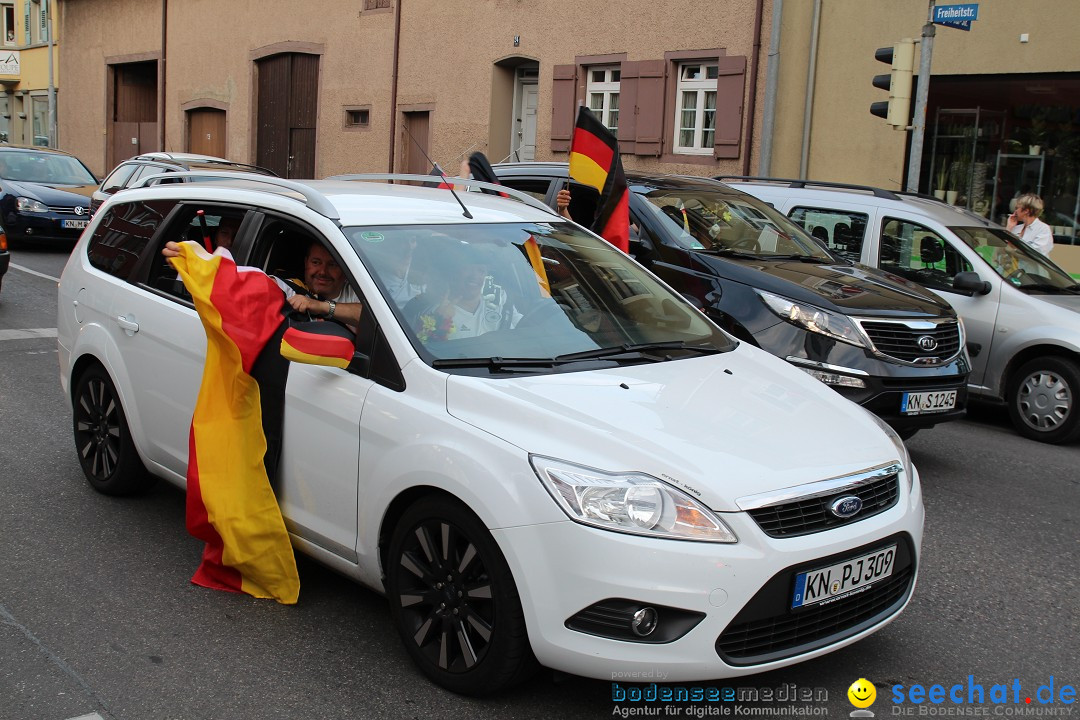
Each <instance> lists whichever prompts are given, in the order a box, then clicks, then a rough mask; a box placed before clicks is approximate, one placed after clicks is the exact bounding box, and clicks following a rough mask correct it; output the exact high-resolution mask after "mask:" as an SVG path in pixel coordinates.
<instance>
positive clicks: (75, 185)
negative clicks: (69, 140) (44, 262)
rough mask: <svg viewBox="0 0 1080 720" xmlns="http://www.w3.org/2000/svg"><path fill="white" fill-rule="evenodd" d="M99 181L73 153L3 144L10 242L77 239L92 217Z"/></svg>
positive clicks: (1, 200) (1, 176)
mask: <svg viewBox="0 0 1080 720" xmlns="http://www.w3.org/2000/svg"><path fill="white" fill-rule="evenodd" d="M97 183H98V181H97V178H95V177H94V174H93V173H92V172H90V170H89V169H88V168H87V167H86V166H85V165H83V163H82V161H80V160H79V159H78V158H77V157H75V156H74V155H69V154H68V153H66V152H62V151H60V150H50V149H47V148H31V147H20V146H17V145H0V221H2V223H3V227H4V232H5V233H6V234H7V239H8V242H10V243H12V244H16V243H23V244H32V243H37V242H42V241H70V242H72V243H74V241H75V240H76V239H77V238H78V237H79V234H80V233H82V231H83V228H85V227H86V224H87V222H88V221H89V217H90V197H89V196H90V194H91V193H92V192H93V191H94V188H95V187H96V186H97Z"/></svg>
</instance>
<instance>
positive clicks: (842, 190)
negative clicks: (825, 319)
mask: <svg viewBox="0 0 1080 720" xmlns="http://www.w3.org/2000/svg"><path fill="white" fill-rule="evenodd" d="M722 181H723V182H725V183H727V184H729V185H730V186H731V187H733V188H735V189H737V190H742V191H743V192H748V193H750V194H751V195H755V196H757V197H761V198H764V199H774V198H793V199H797V200H799V201H801V202H807V203H813V202H817V203H821V204H824V205H835V204H836V203H838V202H845V201H846V202H849V203H853V204H858V205H872V206H874V207H880V208H887V209H888V208H891V209H894V210H900V209H902V210H905V211H908V212H912V213H915V214H917V215H921V216H923V217H926V218H929V219H932V220H935V221H937V222H939V223H941V224H942V225H945V226H971V225H975V226H981V227H999V226H998V225H997V224H996V223H994V222H992V221H991V220H988V219H987V218H984V217H982V216H981V215H976V214H975V213H973V212H971V211H970V210H968V209H966V208H963V207H959V206H956V205H950V204H949V203H947V202H945V201H943V200H938V199H937V198H934V197H929V196H926V195H920V194H917V193H908V192H902V191H896V190H887V189H884V188H878V187H873V186H869V185H850V184H846V183H828V182H814V181H809V180H788V179H768V178H754V179H741V178H737V177H722Z"/></svg>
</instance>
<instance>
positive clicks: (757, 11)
mask: <svg viewBox="0 0 1080 720" xmlns="http://www.w3.org/2000/svg"><path fill="white" fill-rule="evenodd" d="M764 4H765V0H757V7H756V8H754V49H753V54H752V55H751V57H750V107H749V108H748V109H747V112H746V131H745V134H744V136H743V161H742V174H743V175H749V174H750V149H751V148H752V147H753V144H754V113H755V112H756V109H757V85H758V59H759V58H760V56H761V14H762V12H763V6H764Z"/></svg>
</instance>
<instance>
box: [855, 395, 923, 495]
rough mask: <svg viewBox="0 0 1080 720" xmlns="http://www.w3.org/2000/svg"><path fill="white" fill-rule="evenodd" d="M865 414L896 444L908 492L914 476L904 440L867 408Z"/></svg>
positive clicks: (909, 454)
mask: <svg viewBox="0 0 1080 720" xmlns="http://www.w3.org/2000/svg"><path fill="white" fill-rule="evenodd" d="M866 414H867V415H869V416H870V417H871V418H872V419H873V421H874V422H876V423H877V426H878V427H879V428H881V429H882V431H884V433H885V434H886V435H888V436H889V439H890V440H892V442H893V445H895V446H896V452H897V453H898V454H899V456H900V464H901V465H903V466H904V476H905V477H906V478H907V487H908V491H909V492H910V491H911V485H912V483H914V482H915V476H914V475H913V474H912V472H911V453H909V452H908V449H907V445H905V444H904V441H903V440H901V439H900V436H899V435H897V434H896V431H895V430H893V429H892V426H890V425H889V424H888V423H887V422H885V421H884V420H882V419H881V418H879V417H878V416H877V415H875V414H874V413H872V412H870V411H869V410H867V411H866Z"/></svg>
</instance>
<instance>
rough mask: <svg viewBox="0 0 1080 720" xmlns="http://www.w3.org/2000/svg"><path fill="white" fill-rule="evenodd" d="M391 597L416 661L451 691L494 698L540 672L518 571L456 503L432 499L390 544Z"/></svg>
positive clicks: (411, 513) (407, 517)
mask: <svg viewBox="0 0 1080 720" xmlns="http://www.w3.org/2000/svg"><path fill="white" fill-rule="evenodd" d="M386 590H387V597H388V599H389V600H390V610H391V614H392V616H393V619H394V624H395V625H396V626H397V629H398V633H399V634H400V635H401V639H402V641H403V642H404V643H405V647H406V649H407V651H408V653H409V655H410V656H411V657H412V659H413V660H414V661H415V662H416V664H417V665H419V666H420V669H421V670H422V671H423V672H424V674H425V675H427V676H428V678H430V679H431V680H432V681H433V682H435V683H436V684H438V685H440V686H442V687H444V688H446V689H447V690H450V691H452V692H456V693H459V694H462V695H473V696H479V695H490V694H492V693H496V692H499V691H501V690H505V689H507V688H509V687H512V686H513V685H516V684H517V683H519V682H521V681H522V680H524V679H525V678H526V677H528V675H529V674H530V673H531V672H532V671H533V670H534V669H535V667H536V660H535V658H534V657H533V654H532V649H531V647H530V645H529V636H528V634H527V632H526V627H525V617H524V613H523V611H522V609H521V600H520V598H519V597H518V592H517V586H516V585H515V583H514V578H513V576H512V574H511V573H510V567H509V566H508V565H507V563H506V559H505V558H504V557H503V554H502V552H501V551H500V550H499V546H498V544H497V543H496V542H495V539H494V538H493V537H492V536H491V533H490V532H488V530H487V528H486V527H484V524H483V523H482V522H481V521H480V519H479V518H477V517H476V515H475V514H473V513H472V512H471V511H470V510H469V509H468V508H467V507H465V506H464V505H462V504H461V503H459V502H457V501H456V500H452V499H448V498H447V497H445V496H437V497H436V496H431V497H426V498H422V499H421V500H419V501H417V502H416V503H415V504H413V505H412V506H410V507H409V508H408V509H407V510H406V511H405V513H404V514H403V515H402V517H401V519H400V520H399V521H398V523H397V525H396V527H395V528H394V531H393V534H392V536H391V540H390V547H389V552H388V554H387V562H386Z"/></svg>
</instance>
